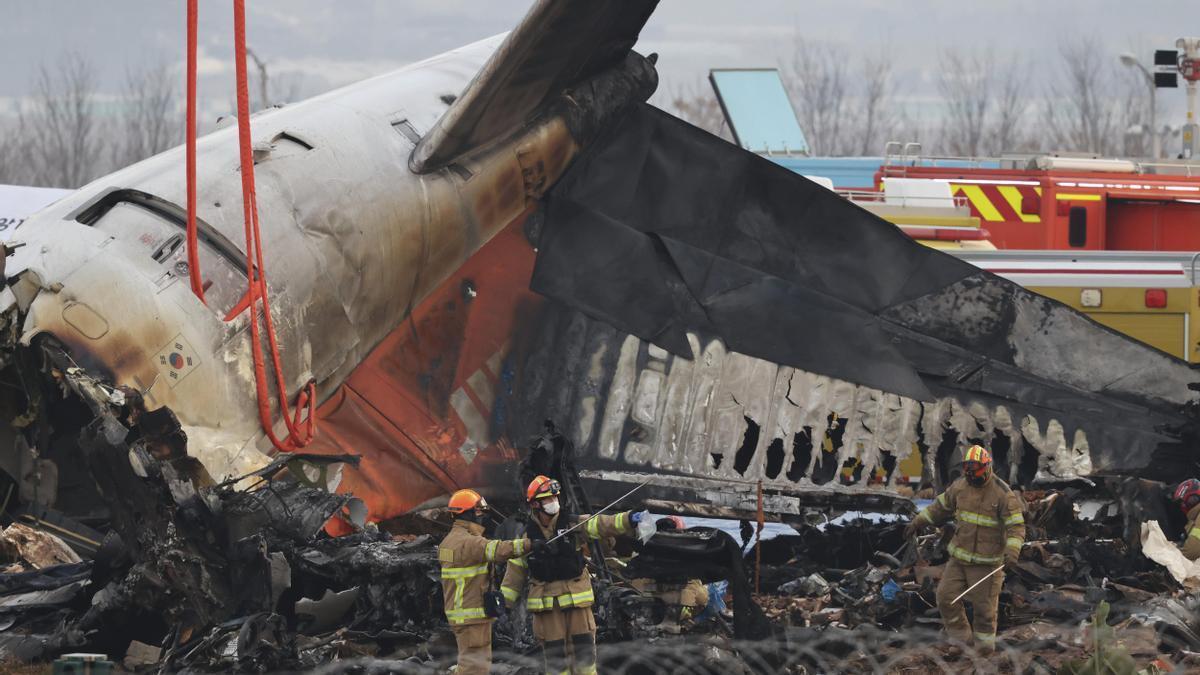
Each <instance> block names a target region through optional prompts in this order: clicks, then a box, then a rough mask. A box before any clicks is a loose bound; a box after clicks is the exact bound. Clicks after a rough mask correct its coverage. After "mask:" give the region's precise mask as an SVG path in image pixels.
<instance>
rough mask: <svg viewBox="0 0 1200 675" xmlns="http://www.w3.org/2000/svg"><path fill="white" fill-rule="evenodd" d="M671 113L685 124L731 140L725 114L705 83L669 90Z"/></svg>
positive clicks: (679, 86) (677, 86)
mask: <svg viewBox="0 0 1200 675" xmlns="http://www.w3.org/2000/svg"><path fill="white" fill-rule="evenodd" d="M668 105H669V106H670V110H671V113H672V114H674V115H675V116H676V117H678V118H680V119H682V120H685V121H686V122H688V123H690V124H692V125H694V126H697V127H700V128H701V129H704V130H705V131H707V132H708V133H710V134H712V135H714V136H720V137H721V138H724V139H726V140H731V139H732V136H731V135H730V133H729V128H728V126H727V125H726V124H725V114H724V113H723V112H722V111H721V105H720V104H719V103H717V97H716V95H715V94H713V91H712V88H711V87H710V86H709V85H708V83H707V82H703V81H701V82H698V83H697V82H693V83H691V84H690V85H679V84H677V85H676V86H673V87H672V88H671V94H670V99H669V104H668Z"/></svg>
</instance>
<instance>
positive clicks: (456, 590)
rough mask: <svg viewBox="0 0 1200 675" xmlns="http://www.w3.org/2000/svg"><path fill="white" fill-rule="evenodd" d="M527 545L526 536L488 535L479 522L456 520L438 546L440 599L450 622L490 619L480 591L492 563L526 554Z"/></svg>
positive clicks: (471, 621)
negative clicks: (485, 612) (507, 539)
mask: <svg viewBox="0 0 1200 675" xmlns="http://www.w3.org/2000/svg"><path fill="white" fill-rule="evenodd" d="M528 549H529V540H528V539H512V540H509V541H501V540H499V539H488V538H487V537H484V536H483V526H482V525H480V524H479V523H472V522H469V521H466V520H455V521H454V527H452V528H450V534H447V535H446V538H445V539H443V540H442V543H441V545H440V546H438V562H440V563H441V564H442V603H443V604H444V606H445V608H446V620H447V621H449V622H450V625H451V626H462V625H467V624H473V623H483V622H485V621H491V620H492V619H491V618H490V617H488V616H487V615H486V614H484V611H483V594H484V592H486V591H487V590H488V583H489V581H490V580H491V578H492V563H498V562H504V561H506V560H509V559H511V558H515V557H517V556H522V555H525V553H526V551H527V550H528Z"/></svg>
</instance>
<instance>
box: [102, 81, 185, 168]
mask: <svg viewBox="0 0 1200 675" xmlns="http://www.w3.org/2000/svg"><path fill="white" fill-rule="evenodd" d="M177 107H178V106H177V101H176V97H175V83H174V80H173V78H172V76H171V69H170V68H169V67H168V66H167V64H166V63H160V64H159V65H156V66H149V67H142V68H137V69H133V68H130V69H127V70H126V71H125V91H124V96H123V97H122V101H121V111H120V114H119V116H118V119H117V127H118V129H117V131H118V134H117V140H116V142H115V143H114V144H113V164H114V165H115V166H117V167H123V166H128V165H130V164H133V163H134V162H138V161H141V160H143V159H145V158H147V157H150V156H152V155H156V154H158V153H160V152H162V151H164V150H166V149H168V148H171V147H172V146H174V145H175V144H177V143H179V141H180V138H181V134H182V130H183V129H182V128H183V125H182V120H181V117H180V113H179V111H178V110H177Z"/></svg>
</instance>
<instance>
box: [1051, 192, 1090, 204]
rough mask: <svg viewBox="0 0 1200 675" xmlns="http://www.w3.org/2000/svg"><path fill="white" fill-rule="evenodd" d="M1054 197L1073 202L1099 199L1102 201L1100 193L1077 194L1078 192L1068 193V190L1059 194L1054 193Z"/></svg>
mask: <svg viewBox="0 0 1200 675" xmlns="http://www.w3.org/2000/svg"><path fill="white" fill-rule="evenodd" d="M1054 197H1055V198H1056V199H1064V200H1070V201H1073V202H1098V201H1100V195H1085V194H1077V193H1069V194H1068V193H1066V192H1060V193H1058V194H1057V195H1054Z"/></svg>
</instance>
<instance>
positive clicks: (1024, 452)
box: [532, 105, 1194, 483]
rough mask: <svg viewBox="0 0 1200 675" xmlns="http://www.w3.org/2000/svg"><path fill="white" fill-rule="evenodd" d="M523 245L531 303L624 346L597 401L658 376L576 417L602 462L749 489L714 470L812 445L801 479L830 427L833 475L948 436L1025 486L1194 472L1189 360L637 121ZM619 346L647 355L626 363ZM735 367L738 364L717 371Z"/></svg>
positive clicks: (766, 169) (583, 160) (645, 108)
mask: <svg viewBox="0 0 1200 675" xmlns="http://www.w3.org/2000/svg"><path fill="white" fill-rule="evenodd" d="M538 241H539V246H538V248H539V253H538V257H537V263H536V267H535V270H534V275H533V280H532V288H533V290H535V291H537V292H539V293H541V294H543V295H546V296H548V297H550V298H554V299H556V300H558V301H560V302H561V303H563V304H564V305H566V306H567V307H569V308H571V309H573V310H576V311H578V312H581V313H582V315H583V317H580V318H579V319H577V320H576V322H577V323H581V325H592V324H593V323H594V322H596V321H597V320H598V321H599V322H602V323H604V324H609V325H611V326H615V327H616V329H617V333H618V334H617V335H616V336H615V337H613V338H612V339H611V340H610V342H611V344H610V345H609V346H610V349H609V350H608V351H609V352H614V351H616V350H618V349H621V348H622V347H626V348H627V349H630V350H632V351H631V356H630V358H629V359H628V360H629V361H630V365H629V367H628V368H626V370H628V371H631V372H632V375H629V376H627V377H626V378H625V380H624V381H620V380H621V377H622V375H621V369H620V367H616V368H615V371H616V374H615V375H614V376H613V377H611V378H607V379H605V381H603V382H599V383H598V387H599V388H600V389H602V390H603V394H602V396H601V397H600V398H601V399H607V400H611V399H612V398H614V397H618V398H620V397H624V398H625V399H626V400H627V402H626V408H627V409H628V408H629V407H630V406H632V407H633V408H634V411H635V412H636V408H637V406H638V401H637V397H638V395H637V393H636V392H634V393H628V392H627V393H625V394H622V393H621V391H620V388H621V387H625V388H627V389H635V388H636V387H637V386H638V382H639V378H640V373H643V372H646V370H647V369H648V368H651V366H653V363H661V365H660V366H658V367H657V371H658V372H659V373H661V374H662V376H663V377H662V381H663V384H661V385H659V386H660V387H661V389H663V390H664V391H665V394H664V395H663V396H661V397H659V400H660V401H664V400H665V401H666V402H665V404H663V405H660V406H659V407H658V408H657V409H655V408H654V407H653V406H650V409H649V410H648V411H644V414H643V419H642V420H640V421H639V420H636V419H634V417H635V416H634V415H633V413H630V414H629V415H628V416H627V418H628V419H627V418H626V417H621V411H620V410H616V411H615V412H614V410H613V406H611V405H608V406H604V405H601V406H600V408H599V409H597V410H595V411H594V412H593V414H591V416H590V417H589V418H587V419H584V417H582V416H579V415H575V417H574V419H573V420H572V423H574V424H576V426H577V428H576V434H575V436H576V440H577V441H585V440H586V439H591V440H590V445H591V446H592V449H593V454H594V455H595V456H596V457H597V458H598V459H600V460H602V461H600V462H599V464H600V465H602V466H605V467H607V468H610V469H615V468H636V467H639V466H655V467H660V468H666V469H667V470H668V471H670V470H671V469H675V470H677V471H679V472H681V473H691V474H696V475H708V476H710V477H713V478H720V477H722V476H728V477H731V478H737V477H739V476H743V477H746V478H752V477H754V476H752V475H749V474H747V473H746V466H747V465H748V464H749V462H748V461H743V459H742V458H740V457H739V458H738V464H740V465H741V466H735V467H733V469H734V471H733V472H730V467H729V466H728V464H730V462H725V465H726V466H722V462H721V457H718V456H716V455H718V454H719V453H727V452H732V451H733V450H734V449H736V448H737V447H738V446H739V444H740V445H742V447H743V449H744V450H745V449H747V444H749V446H750V447H749V451H750V452H754V451H755V450H756V449H757V450H758V451H764V450H767V449H769V448H771V447H772V445H773V444H776V443H779V442H780V441H782V445H783V447H784V448H785V449H791V448H792V446H793V444H795V445H797V446H799V445H801V444H811V445H812V453H811V455H810V456H805V457H804V458H801V457H798V456H797V457H794V458H793V462H792V466H790V467H789V466H786V463H785V466H784V467H783V468H784V470H785V471H787V473H788V474H789V477H793V478H795V477H800V478H801V479H803V478H805V477H808V478H811V477H813V471H814V469H815V468H816V465H818V464H819V463H820V462H821V461H822V460H821V459H820V458H819V456H820V455H821V454H822V453H821V452H820V448H819V447H818V444H819V440H818V439H819V438H824V437H825V436H826V433H825V432H827V431H828V430H830V429H835V428H836V429H835V430H838V432H839V433H840V434H842V438H841V445H842V451H841V452H840V454H839V455H838V463H837V465H836V466H841V465H842V464H843V463H844V460H846V459H849V458H850V457H851V456H856V457H857V458H858V459H859V460H860V462H861V463H862V464H866V465H867V473H865V474H864V475H867V474H869V472H870V470H871V469H872V468H873V466H875V465H878V464H880V463H881V462H882V458H881V456H880V451H881V450H883V451H889V450H890V451H892V452H894V453H896V454H907V453H908V452H909V449H908V448H909V447H910V446H912V445H913V444H916V443H918V442H920V443H921V444H922V445H923V447H926V448H934V449H936V448H938V447H939V445H941V444H942V441H943V440H944V439H943V435H944V434H945V433H946V432H947V431H948V430H953V431H955V432H956V433H957V434H958V437H959V439H960V442H961V441H965V440H966V439H967V438H969V437H976V438H980V439H982V440H989V439H991V438H992V437H993V436H996V437H1001V438H1004V439H1006V442H1007V443H1008V444H1009V446H1010V447H1009V448H1008V452H1007V454H1008V457H1007V458H1006V459H1007V460H1008V462H1007V463H1008V465H1009V466H1008V467H1006V468H1011V475H1010V477H1011V478H1014V479H1018V480H1020V481H1022V482H1027V481H1030V480H1032V479H1033V478H1035V477H1037V476H1039V475H1049V476H1053V477H1059V478H1069V477H1073V476H1077V475H1086V474H1092V473H1131V474H1140V475H1145V476H1154V477H1159V478H1169V477H1174V476H1177V475H1178V472H1179V471H1180V470H1182V469H1184V468H1185V467H1190V466H1191V464H1192V462H1193V460H1194V453H1193V452H1192V450H1191V449H1189V448H1187V447H1184V446H1182V445H1181V444H1180V443H1181V442H1180V440H1179V429H1180V428H1181V427H1182V426H1184V425H1186V423H1187V422H1188V412H1187V410H1186V408H1187V404H1188V403H1189V402H1190V401H1191V400H1192V398H1193V396H1192V393H1191V391H1190V390H1189V388H1188V385H1189V383H1190V382H1192V381H1193V380H1194V377H1193V375H1192V373H1191V370H1190V369H1189V367H1188V366H1187V364H1185V363H1183V362H1182V361H1179V360H1177V359H1175V358H1173V357H1170V356H1168V355H1166V354H1163V353H1161V352H1159V351H1157V350H1154V349H1152V348H1150V347H1147V346H1145V345H1143V344H1141V343H1138V342H1135V341H1133V340H1130V339H1129V338H1126V337H1124V336H1122V335H1120V334H1118V333H1115V332H1113V331H1111V330H1109V329H1108V328H1105V327H1103V326H1101V325H1099V324H1097V323H1095V322H1093V321H1091V320H1090V319H1088V318H1086V317H1085V316H1083V315H1081V314H1079V313H1077V312H1075V311H1073V310H1071V309H1069V308H1067V307H1065V306H1063V305H1061V304H1059V303H1057V302H1054V301H1052V300H1048V299H1046V298H1044V297H1041V296H1038V295H1036V294H1033V293H1031V292H1029V291H1027V290H1025V289H1023V288H1021V287H1019V286H1017V285H1015V284H1013V283H1010V282H1008V281H1006V280H1004V279H1001V278H999V277H997V276H995V275H993V274H990V273H988V272H985V271H982V270H980V269H978V268H976V267H973V266H972V265H970V264H967V263H965V262H963V261H960V260H957V259H955V258H952V257H950V256H948V255H945V254H943V253H940V252H938V251H935V250H932V249H929V248H926V247H924V246H921V245H920V244H918V243H916V242H914V241H913V240H911V239H910V238H908V237H907V236H905V235H904V234H903V233H902V232H900V231H899V230H898V229H897V228H896V227H895V226H893V225H891V224H889V223H887V222H885V221H883V220H881V219H879V218H877V217H875V216H873V215H871V214H870V213H868V212H866V211H864V210H862V209H860V208H858V207H856V206H854V205H853V204H851V203H849V202H848V201H846V200H844V199H842V198H841V197H839V196H838V195H837V194H835V193H833V192H831V191H828V190H826V189H824V188H822V187H820V186H818V185H816V184H814V183H812V182H810V181H808V180H806V179H805V178H803V177H801V176H799V175H797V174H794V173H792V172H790V171H788V170H786V169H783V168H781V167H779V166H778V165H776V164H774V163H772V162H770V161H769V160H767V159H764V158H762V157H759V156H757V155H754V154H752V153H749V152H746V151H744V150H742V149H740V148H737V147H735V146H733V145H730V144H728V143H725V142H724V141H722V140H720V139H718V138H716V137H714V136H711V135H709V134H707V133H705V132H703V131H701V130H699V129H696V128H694V127H692V126H690V125H688V124H686V123H685V122H682V121H680V120H678V119H676V118H674V117H671V116H669V115H667V114H665V113H663V112H661V111H659V110H657V109H655V108H653V107H651V106H649V105H640V106H637V107H635V108H634V109H632V110H631V111H630V112H629V113H628V114H627V115H625V116H624V117H623V118H622V119H620V120H619V121H618V122H617V123H615V124H613V125H612V126H611V127H610V128H609V129H608V130H607V132H606V133H605V134H604V135H603V136H602V137H601V138H600V139H599V140H598V141H597V142H596V143H595V145H593V146H592V147H591V148H589V149H588V150H587V151H586V152H585V153H584V154H583V155H582V156H581V157H580V158H579V159H578V160H577V161H576V162H575V163H574V165H573V166H572V167H571V169H570V170H569V171H568V173H567V174H566V176H565V177H564V178H563V180H562V181H561V182H560V183H559V184H558V185H557V186H556V187H555V188H554V189H553V190H552V191H551V193H550V195H549V198H548V200H547V205H546V210H545V219H544V224H543V226H542V230H541V232H540V236H539V240H538ZM621 333H628V334H631V335H632V336H636V338H635V339H634V340H635V342H639V340H638V339H640V341H644V343H649V344H641V345H640V346H639V345H637V344H635V345H633V346H632V347H628V346H627V345H626V344H625V343H623V342H622V339H621V337H620V334H621ZM564 339H565V338H564ZM731 359H733V360H737V361H739V362H740V363H741V366H740V368H738V369H731V368H729V367H728V366H727V365H724V366H723V365H722V364H721V363H720V362H718V361H724V362H728V361H730V360H731ZM618 360H619V358H618ZM714 363H715V365H714ZM755 369H758V371H760V372H758V373H757V374H756V373H755V372H754V371H755ZM678 370H686V371H688V372H687V373H686V375H684V376H681V377H680V378H676V372H677V371H678ZM706 370H707V371H709V374H708V375H705V371H706ZM706 378H707V381H706ZM730 378H740V380H741V381H742V382H741V384H737V385H727V384H726V383H724V382H722V380H725V381H727V380H729V379H730ZM755 378H757V379H758V380H761V382H758V383H757V384H753V385H747V384H746V381H748V380H753V379H755ZM667 390H669V391H667ZM752 391H757V392H766V393H765V394H761V395H759V394H753V395H749V394H747V392H752ZM672 396H673V397H674V402H672ZM580 397H582V395H580ZM747 398H750V399H754V400H750V401H747V400H746V399H747ZM630 401H632V402H630ZM755 401H757V402H755ZM617 407H618V408H619V407H620V406H617ZM730 409H733V410H734V412H732V413H731V412H729V410H730ZM614 414H616V416H617V417H620V419H614V417H613V416H614ZM647 417H648V418H652V420H651V421H650V422H647V420H646V419H645V418H647ZM743 420H744V421H743ZM587 425H590V426H587ZM584 427H586V428H584ZM631 432H633V433H634V436H635V438H632V439H631V438H630V433H631ZM751 432H753V433H754V435H755V438H754V439H751V438H749V436H750V434H751ZM618 437H619V439H620V440H619V441H615V442H614V440H613V439H614V438H618ZM722 439H723V440H722ZM588 444H589V443H587V442H585V443H584V445H588ZM619 447H624V448H625V453H624V454H623V455H622V454H620V453H618V452H615V451H614V448H619ZM630 447H637V448H639V450H638V451H637V452H632V451H630V449H629V448H630ZM739 454H740V453H739ZM931 459H932V458H931ZM797 462H799V463H804V462H808V464H809V465H808V466H807V467H804V466H800V467H797V466H795V463H797ZM777 464H778V463H777ZM1018 469H1019V470H1018ZM774 471H775V473H776V474H777V475H778V474H780V467H779V466H776V468H775V469H774ZM793 471H794V473H793ZM767 477H768V478H775V477H776V476H772V475H768V476H767ZM831 477H832V476H831V475H827V476H826V477H825V479H824V480H825V481H828V480H829V479H830V478H831ZM800 482H801V483H803V482H804V481H803V480H800ZM818 482H820V481H818Z"/></svg>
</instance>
